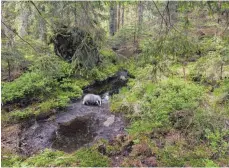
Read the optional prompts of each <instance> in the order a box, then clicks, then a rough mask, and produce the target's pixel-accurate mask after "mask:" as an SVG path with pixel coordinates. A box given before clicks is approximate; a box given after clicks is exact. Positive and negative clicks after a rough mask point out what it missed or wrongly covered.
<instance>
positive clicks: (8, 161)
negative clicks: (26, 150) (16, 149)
mask: <svg viewBox="0 0 229 168" xmlns="http://www.w3.org/2000/svg"><path fill="white" fill-rule="evenodd" d="M23 160H24V159H23V158H22V157H20V156H18V155H13V154H8V155H3V156H2V157H1V166H2V167H13V166H14V167H19V166H20V163H21V162H22V161H23Z"/></svg>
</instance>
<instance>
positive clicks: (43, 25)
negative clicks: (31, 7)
mask: <svg viewBox="0 0 229 168" xmlns="http://www.w3.org/2000/svg"><path fill="white" fill-rule="evenodd" d="M40 11H41V12H42V13H44V12H45V6H44V5H42V6H41V7H40ZM46 32H47V28H46V23H45V21H44V19H43V18H42V17H41V16H39V39H40V40H41V41H43V42H45V43H46V42H47V33H46Z"/></svg>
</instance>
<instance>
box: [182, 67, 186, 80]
mask: <svg viewBox="0 0 229 168" xmlns="http://www.w3.org/2000/svg"><path fill="white" fill-rule="evenodd" d="M182 65H183V75H184V80H185V81H186V62H183V64H182Z"/></svg>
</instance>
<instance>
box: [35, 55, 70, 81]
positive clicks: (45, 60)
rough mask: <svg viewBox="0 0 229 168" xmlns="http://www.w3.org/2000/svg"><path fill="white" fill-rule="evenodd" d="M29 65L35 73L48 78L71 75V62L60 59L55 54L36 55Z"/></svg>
mask: <svg viewBox="0 0 229 168" xmlns="http://www.w3.org/2000/svg"><path fill="white" fill-rule="evenodd" d="M33 64H34V65H33V66H32V67H31V69H32V70H33V71H35V72H37V73H40V74H42V75H44V76H47V77H50V78H62V77H66V76H70V75H71V71H72V70H71V64H69V63H67V62H65V61H63V60H61V59H60V58H59V57H57V56H56V55H44V56H40V57H38V58H37V59H36V60H35V61H34V63H33Z"/></svg>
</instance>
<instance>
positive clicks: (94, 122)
mask: <svg viewBox="0 0 229 168" xmlns="http://www.w3.org/2000/svg"><path fill="white" fill-rule="evenodd" d="M127 77H128V73H127V71H120V72H118V73H116V75H114V76H112V77H109V78H108V79H106V80H105V81H102V82H95V83H94V84H92V85H90V86H87V87H85V88H84V94H86V93H95V94H99V95H100V96H101V97H102V105H101V106H86V105H83V104H82V99H80V100H75V101H74V102H72V103H71V104H69V106H68V107H67V108H66V109H65V111H62V112H60V113H57V114H55V115H52V116H50V117H49V118H45V119H44V118H43V119H42V118H37V119H36V120H35V121H34V120H32V121H29V122H26V123H24V124H23V126H21V131H20V133H19V134H13V135H11V136H8V137H3V140H5V142H6V143H8V144H12V145H13V143H17V144H15V145H16V146H17V148H18V149H17V152H18V153H20V154H22V155H28V156H29V155H32V154H34V153H37V152H38V151H40V150H43V149H45V148H52V149H57V150H62V151H65V152H68V153H70V152H73V151H75V150H77V149H79V148H80V147H82V146H90V145H92V144H93V143H94V142H96V141H97V140H98V139H101V138H104V139H107V140H111V139H112V138H114V137H115V136H117V135H118V134H125V130H124V128H125V121H124V119H123V118H122V116H119V115H115V114H112V113H111V112H110V110H109V96H111V95H112V94H115V93H118V91H119V89H120V88H121V87H123V86H125V85H126V83H127ZM17 135H18V137H17V138H16V137H15V136H17ZM15 139H18V140H17V142H16V141H15ZM11 140H12V141H14V142H12V141H11ZM3 146H4V145H3Z"/></svg>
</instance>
